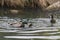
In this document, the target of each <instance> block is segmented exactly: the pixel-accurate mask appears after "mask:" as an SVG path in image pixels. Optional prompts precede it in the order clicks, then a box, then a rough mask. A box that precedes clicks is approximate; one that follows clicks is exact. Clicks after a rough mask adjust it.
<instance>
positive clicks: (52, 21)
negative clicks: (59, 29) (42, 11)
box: [50, 14, 56, 24]
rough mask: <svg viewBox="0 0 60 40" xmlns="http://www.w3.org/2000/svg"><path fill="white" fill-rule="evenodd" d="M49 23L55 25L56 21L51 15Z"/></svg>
mask: <svg viewBox="0 0 60 40" xmlns="http://www.w3.org/2000/svg"><path fill="white" fill-rule="evenodd" d="M50 23H51V24H55V23H56V20H55V19H54V15H53V14H52V15H51V20H50Z"/></svg>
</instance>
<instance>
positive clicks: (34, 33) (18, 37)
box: [0, 17, 60, 40]
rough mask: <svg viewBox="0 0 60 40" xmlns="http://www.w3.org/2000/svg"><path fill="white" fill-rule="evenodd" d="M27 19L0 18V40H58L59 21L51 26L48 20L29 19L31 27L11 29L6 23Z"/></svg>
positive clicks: (59, 32) (59, 39) (59, 38)
mask: <svg viewBox="0 0 60 40" xmlns="http://www.w3.org/2000/svg"><path fill="white" fill-rule="evenodd" d="M20 20H22V21H27V20H28V19H27V18H26V19H20V18H9V17H0V40H60V19H58V18H56V23H55V24H54V25H53V26H52V25H51V23H50V18H29V20H28V22H30V23H32V24H33V26H32V27H31V28H29V27H28V26H25V27H24V28H19V27H13V26H11V25H9V24H8V23H12V22H17V21H20Z"/></svg>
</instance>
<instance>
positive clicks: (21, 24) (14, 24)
mask: <svg viewBox="0 0 60 40" xmlns="http://www.w3.org/2000/svg"><path fill="white" fill-rule="evenodd" d="M8 24H10V25H11V26H13V27H19V28H20V27H24V24H23V22H22V21H20V22H14V23H8Z"/></svg>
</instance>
